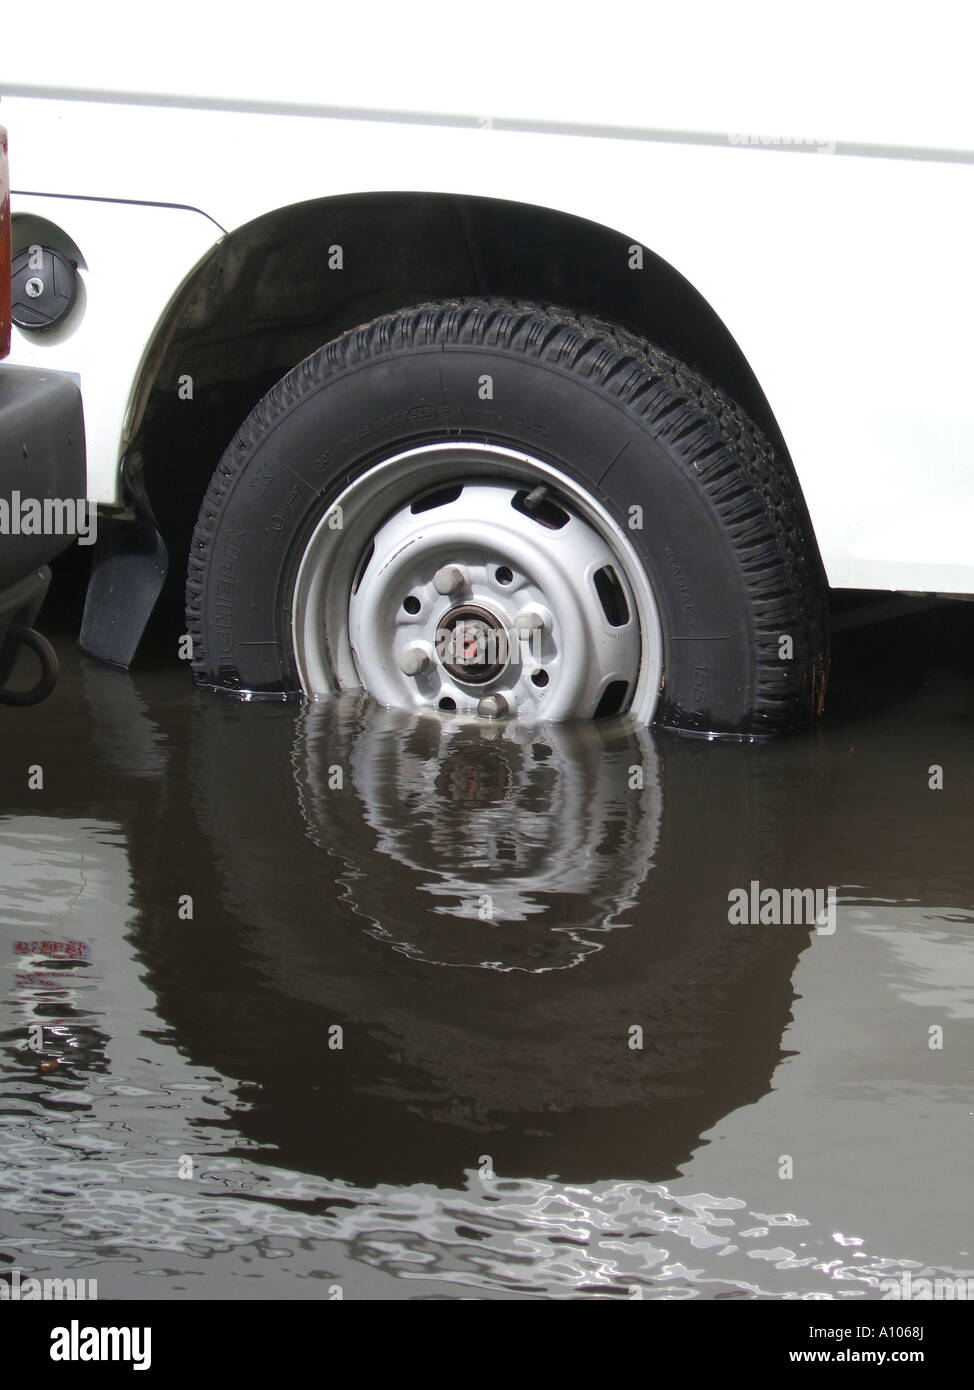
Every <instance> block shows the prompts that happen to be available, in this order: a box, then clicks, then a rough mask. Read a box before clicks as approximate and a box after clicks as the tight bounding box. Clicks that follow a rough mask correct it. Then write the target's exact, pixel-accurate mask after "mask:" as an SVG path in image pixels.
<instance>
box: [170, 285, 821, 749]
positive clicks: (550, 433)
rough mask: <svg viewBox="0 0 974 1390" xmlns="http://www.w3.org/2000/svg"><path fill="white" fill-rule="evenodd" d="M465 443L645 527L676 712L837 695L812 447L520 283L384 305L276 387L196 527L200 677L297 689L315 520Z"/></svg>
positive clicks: (742, 713)
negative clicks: (414, 453)
mask: <svg viewBox="0 0 974 1390" xmlns="http://www.w3.org/2000/svg"><path fill="white" fill-rule="evenodd" d="M483 375H489V376H490V377H491V378H492V382H493V398H492V399H491V400H487V401H483V400H481V399H480V398H479V393H478V383H479V381H480V378H481V377H482V376H483ZM445 439H467V440H477V441H488V442H492V443H497V444H502V445H506V446H508V447H513V448H517V449H523V450H524V451H525V452H526V453H529V454H532V455H533V456H534V457H536V458H541V459H544V460H546V461H548V462H549V463H551V464H553V465H554V466H555V467H557V468H560V469H562V470H563V471H564V472H565V473H567V474H569V475H571V476H572V477H573V478H574V479H575V480H576V481H577V482H578V483H579V484H581V485H582V486H583V487H585V488H587V489H588V491H589V492H590V493H591V494H592V495H593V496H595V497H596V498H597V499H598V500H599V501H600V502H601V503H602V505H603V506H604V507H606V508H607V510H608V511H609V512H610V513H611V514H612V515H613V516H614V517H615V519H616V520H617V522H618V523H619V525H620V526H622V527H624V528H625V529H626V530H627V534H628V535H629V537H630V539H631V541H632V544H633V546H634V547H635V549H636V551H637V552H638V554H639V556H640V559H641V561H642V563H643V565H644V566H645V569H646V572H647V575H648V577H649V580H650V583H651V584H652V587H653V592H654V594H655V597H656V602H657V606H658V609H659V615H660V622H661V625H662V629H663V642H664V654H663V655H664V677H663V681H662V684H661V690H660V700H659V705H658V708H657V715H656V720H657V723H659V724H660V725H662V726H665V727H668V728H672V729H677V730H680V731H682V732H685V733H696V734H701V735H703V734H710V733H715V734H720V735H724V736H738V737H755V736H757V737H760V736H761V735H767V734H772V733H777V732H780V731H783V730H788V729H794V728H797V727H801V726H803V725H806V724H808V723H809V722H810V721H811V720H813V719H814V718H816V717H817V715H818V714H819V713H820V712H821V709H822V704H823V700H824V694H825V684H826V675H827V669H828V626H827V607H826V594H827V589H826V583H825V577H824V573H823V569H822V564H821V560H820V558H819V555H818V550H817V547H816V545H815V542H814V538H813V535H812V529H811V524H810V522H809V518H808V514H807V511H806V508H805V505H804V501H803V499H802V496H801V493H800V490H799V488H798V485H797V481H796V479H795V476H794V473H793V471H792V468H791V465H790V463H789V462H788V461H787V460H785V459H782V458H779V457H777V456H776V454H775V453H774V451H773V449H772V448H771V446H770V444H769V442H768V440H767V439H766V438H765V436H764V435H763V433H762V432H761V431H760V430H759V429H758V428H757V427H756V426H755V425H754V423H753V422H752V421H751V420H750V419H749V418H748V417H747V416H746V415H745V414H744V413H743V411H742V410H741V409H740V408H739V407H738V406H737V405H736V404H735V403H734V402H733V401H732V400H730V399H729V398H728V397H727V396H726V395H725V394H724V393H723V392H722V391H720V390H719V389H718V388H717V387H716V386H714V385H713V384H712V383H710V382H708V381H706V380H705V379H704V378H702V377H701V376H699V375H698V374H697V373H696V372H695V371H694V370H692V369H691V368H690V367H688V366H686V365H685V364H683V363H681V362H679V361H676V360H675V359H674V358H672V357H670V356H669V355H668V354H666V353H665V352H663V351H662V350H661V349H659V348H658V347H655V346H653V345H652V344H650V343H647V342H644V341H641V340H638V339H636V338H634V337H632V336H631V335H630V334H629V333H628V332H626V331H624V330H623V329H621V328H619V327H617V326H615V325H612V324H607V323H604V322H601V321H599V320H596V319H593V318H591V317H582V316H578V315H575V314H573V313H572V312H571V311H569V310H564V309H560V308H554V307H551V306H546V305H539V304H531V303H520V302H508V301H500V300H471V299H464V300H457V301H441V302H437V303H435V304H424V305H420V306H418V307H415V308H410V309H406V310H403V311H401V312H398V313H395V314H389V315H385V316H383V317H381V318H378V319H375V320H374V321H373V322H371V323H369V324H366V325H364V326H362V327H360V328H356V329H353V330H352V331H350V332H348V333H345V334H344V335H343V336H342V337H340V338H338V339H336V340H335V341H334V342H331V343H328V344H326V345H325V346H324V347H322V348H320V349H319V350H318V351H317V352H315V353H312V355H311V356H310V357H308V358H306V359H305V360H304V361H303V362H301V363H300V364H299V365H298V366H297V367H295V368H294V369H293V370H292V371H291V372H289V373H288V374H287V376H285V377H284V378H283V379H282V380H281V381H280V382H278V384H277V385H276V386H274V387H273V388H272V389H271V390H270V391H269V392H268V393H267V395H266V396H264V398H263V399H262V400H261V401H260V402H259V403H258V405H257V406H256V407H255V409H254V410H253V411H252V412H251V414H250V416H249V417H248V418H247V420H246V421H245V422H244V424H243V425H242V426H241V427H240V429H239V430H238V432H237V434H236V436H235V437H234V439H233V440H232V442H231V444H230V446H229V447H228V449H227V450H226V452H225V454H224V456H223V458H222V459H221V461H220V463H219V465H218V467H217V469H216V471H215V473H214V475H213V479H212V481H211V483H210V486H209V490H208V492H207V494H206V497H205V498H204V501H203V505H202V507H201V509H200V514H199V519H198V521H197V525H196V530H195V532H194V536H193V543H192V547H191V552H190V560H189V571H188V576H187V586H186V615H187V624H188V630H189V632H190V634H191V636H192V638H193V650H194V656H193V667H194V671H195V672H196V675H197V678H198V680H199V681H200V682H201V683H203V684H206V685H209V686H214V687H218V688H221V689H224V690H228V691H237V692H240V693H243V692H251V693H254V694H266V695H274V694H276V695H281V694H288V693H296V692H297V691H298V681H297V676H296V673H295V665H294V656H293V650H292V644H291V635H290V618H289V606H290V599H291V592H292V589H293V584H294V578H295V574H296V572H297V567H298V564H299V561H300V558H301V555H302V553H303V548H304V545H305V544H306V542H307V539H308V537H309V535H310V534H311V531H312V530H313V528H314V525H315V523H316V522H317V520H318V519H320V517H321V516H322V514H323V513H324V512H325V511H326V510H327V508H328V507H329V505H330V504H331V502H332V501H333V500H334V499H335V497H336V496H337V495H338V494H339V493H340V492H341V490H342V488H343V487H344V486H346V485H347V483H348V481H349V479H350V478H353V477H355V476H356V475H357V474H359V473H361V472H363V471H364V470H365V469H366V468H368V467H369V466H371V464H373V463H374V462H376V461H377V460H379V459H381V458H383V457H388V456H389V455H390V454H392V453H395V452H399V451H401V450H403V449H406V448H409V447H415V446H417V445H419V444H422V443H428V442H431V441H434V440H437V441H442V440H445ZM634 508H637V509H641V518H642V527H641V529H639V528H638V527H634V525H633V523H634V522H635V521H636V520H637V519H638V518H639V515H640V513H639V512H638V511H634V510H633V509H634ZM783 639H790V641H787V640H783Z"/></svg>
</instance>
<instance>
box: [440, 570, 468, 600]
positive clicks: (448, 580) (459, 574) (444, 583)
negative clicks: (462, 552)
mask: <svg viewBox="0 0 974 1390" xmlns="http://www.w3.org/2000/svg"><path fill="white" fill-rule="evenodd" d="M466 587H467V576H466V575H465V574H464V572H463V570H462V569H461V568H460V566H459V565H444V566H443V568H442V569H440V570H437V571H436V573H435V574H434V575H433V588H434V589H435V590H436V592H437V593H438V594H458V593H459V592H460V591H461V589H465V588H466Z"/></svg>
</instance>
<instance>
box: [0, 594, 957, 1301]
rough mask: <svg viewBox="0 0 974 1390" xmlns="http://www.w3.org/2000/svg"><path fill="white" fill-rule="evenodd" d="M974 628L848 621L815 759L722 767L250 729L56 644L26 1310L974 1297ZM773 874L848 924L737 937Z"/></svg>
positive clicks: (41, 711) (11, 1242)
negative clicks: (900, 1289) (965, 1279)
mask: <svg viewBox="0 0 974 1390" xmlns="http://www.w3.org/2000/svg"><path fill="white" fill-rule="evenodd" d="M972 637H974V608H972V607H971V606H969V605H963V606H960V605H959V606H957V607H955V608H951V609H948V610H946V612H940V613H932V614H931V613H926V614H919V615H916V616H913V617H909V618H906V619H902V620H898V621H894V622H885V623H881V624H878V625H875V626H873V627H871V628H867V629H862V630H853V631H851V632H848V633H846V634H844V635H843V636H842V637H841V638H838V639H837V640H836V650H835V655H834V663H833V672H834V679H833V689H832V702H831V706H830V712H829V715H828V717H827V719H826V721H825V723H824V724H823V726H822V727H821V728H820V729H818V730H816V731H815V732H813V733H810V734H808V735H805V736H800V737H796V738H791V739H786V740H781V741H778V742H776V743H773V744H768V745H761V746H738V745H734V746H724V745H719V744H712V743H704V742H686V741H683V740H680V739H677V738H673V737H671V736H665V735H662V736H658V735H651V734H649V733H647V732H645V731H642V730H638V729H633V728H631V727H628V726H626V725H625V724H622V725H619V724H617V723H612V724H610V725H603V726H598V727H591V726H582V727H569V726H559V727H549V728H538V729H535V730H523V729H519V728H516V727H515V728H504V727H497V728H492V729H489V730H486V731H484V730H475V729H471V728H469V727H463V726H461V725H457V724H451V723H448V722H443V721H441V720H440V719H439V718H432V719H429V720H426V719H423V720H413V719H409V718H405V717H401V716H396V715H392V714H389V713H387V712H383V711H381V710H378V709H375V708H373V707H370V706H369V705H368V704H367V703H366V702H363V701H359V700H354V699H353V700H347V699H344V700H341V701H336V702H332V703H327V704H322V705H319V706H317V707H314V708H304V709H302V708H299V707H296V706H293V705H286V704H278V703H271V704H268V703H251V704H240V703H237V702H234V701H232V700H229V699H224V698H219V697H215V696H212V695H207V694H204V693H201V692H197V691H195V690H194V689H193V687H192V685H191V682H190V678H189V675H188V673H187V671H186V669H185V667H184V666H180V665H179V664H178V663H176V662H173V663H170V664H165V663H162V662H160V661H158V660H153V661H149V662H147V663H145V664H143V666H142V667H141V668H140V669H137V670H136V671H135V673H133V674H132V675H129V674H126V673H122V672H117V671H112V670H107V669H104V668H101V667H99V666H97V665H95V664H94V663H91V662H88V661H86V660H84V659H82V658H80V657H79V656H78V655H77V653H76V652H75V650H74V648H73V644H72V642H71V641H70V638H69V637H68V636H63V637H62V638H61V639H60V640H59V651H60V654H61V659H62V665H63V674H62V680H61V683H60V685H59V686H58V688H57V690H56V691H55V693H54V695H53V696H52V697H51V698H50V699H49V700H48V701H47V702H46V703H45V704H44V705H42V706H39V707H37V708H35V709H33V710H14V709H4V710H0V885H2V898H0V1165H2V1167H0V1278H2V1277H4V1271H7V1275H6V1277H7V1278H8V1279H9V1278H11V1277H12V1275H11V1273H10V1271H13V1270H19V1271H21V1277H24V1278H26V1277H27V1276H28V1275H35V1276H37V1277H74V1278H86V1279H91V1278H95V1279H97V1281H98V1293H99V1296H100V1297H102V1298H112V1297H114V1298H130V1299H140V1298H172V1299H178V1298H187V1297H189V1298H194V1299H201V1298H234V1299H241V1298H245V1299H246V1298H261V1299H267V1298H287V1299H294V1298H318V1299H320V1298H335V1297H344V1298H363V1297H366V1298H378V1299H408V1298H431V1297H433V1298H451V1299H452V1298H470V1297H473V1298H531V1297H543V1298H566V1297H615V1298H634V1297H643V1298H665V1299H684V1298H702V1299H714V1298H718V1299H726V1298H742V1299H754V1298H771V1299H782V1298H846V1299H852V1300H860V1299H876V1298H879V1297H881V1296H882V1293H883V1291H884V1288H885V1287H886V1286H885V1285H884V1284H883V1282H882V1281H883V1280H889V1279H896V1280H898V1279H899V1278H900V1276H901V1275H903V1274H904V1273H905V1272H907V1271H909V1272H910V1273H911V1274H912V1276H913V1277H914V1278H916V1277H920V1276H924V1275H926V1276H928V1277H929V1276H931V1275H933V1276H939V1275H944V1276H946V1275H950V1276H955V1275H964V1276H968V1275H974V1253H972V1245H971V1239H972V1238H971V1234H970V1225H969V1214H970V1211H971V1208H972V1178H971V1172H972V1165H971V1133H972V1125H974V1118H972V1112H974V1098H972V1091H971V1058H972V1047H971V1031H972V1017H974V949H972V926H974V856H972V853H971V845H972V825H974V810H972V806H974V798H972V789H974V718H972V715H974V660H972V655H971V652H972V645H974V644H972V640H971V639H972ZM936 767H939V768H941V769H942V779H943V786H942V788H941V787H937V786H933V787H931V785H930V784H931V781H932V782H933V783H935V784H936V782H937V781H938V777H937V774H936V772H935V771H934V772H931V768H936ZM38 771H39V772H40V776H41V778H42V781H43V785H42V786H39V785H36V784H37V783H38V780H39V778H38ZM32 784H33V785H32ZM752 882H753V883H755V884H756V885H757V889H756V891H757V892H760V891H761V890H762V889H767V888H771V889H773V890H775V892H774V893H772V894H770V895H769V898H768V900H769V901H771V903H772V905H771V907H769V909H768V914H769V915H772V916H773V915H774V911H775V908H774V901H775V900H780V901H783V900H784V899H783V894H784V892H785V890H787V889H806V888H807V889H812V890H814V891H816V892H818V893H820V895H821V897H820V899H819V905H820V904H821V903H824V904H825V905H826V906H825V911H824V913H823V914H822V915H821V916H820V917H819V918H818V919H817V920H813V921H811V922H804V923H799V924H797V925H796V924H793V923H782V922H778V923H775V922H774V921H765V923H764V924H762V923H761V921H744V922H742V921H741V920H739V919H740V916H741V915H742V914H741V913H740V912H736V913H735V912H732V910H731V907H730V905H729V904H731V903H732V902H733V901H734V895H735V890H738V889H740V890H744V891H743V894H741V895H739V896H741V897H746V898H747V901H748V904H750V898H751V892H752V890H751V884H752ZM830 889H834V907H829V906H828V904H829V902H830V894H829V890H830ZM776 894H777V895H780V896H779V898H778V899H776ZM795 901H796V902H797V901H798V900H797V899H796V900H795ZM747 915H749V912H748V914H747ZM732 917H733V918H734V920H731V918H732Z"/></svg>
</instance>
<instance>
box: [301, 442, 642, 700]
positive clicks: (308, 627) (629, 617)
mask: <svg viewBox="0 0 974 1390" xmlns="http://www.w3.org/2000/svg"><path fill="white" fill-rule="evenodd" d="M539 489H544V493H543V495H541V496H540V503H539V492H538V490H539ZM451 490H452V491H451ZM431 494H434V495H433V496H431ZM526 499H527V500H526ZM532 501H533V502H535V503H536V505H535V506H534V508H533V509H532ZM291 627H292V640H293V644H294V655H295V662H296V665H297V670H298V676H299V679H300V682H301V688H302V690H303V692H304V693H305V695H306V696H308V697H310V698H312V699H318V698H321V697H323V696H326V695H329V694H334V693H336V692H337V691H341V690H351V689H358V688H363V689H365V690H366V691H367V692H368V693H369V694H370V695H371V696H372V697H373V698H374V699H375V700H376V701H377V702H378V703H379V704H381V705H385V706H387V707H389V708H399V709H407V710H413V711H417V710H431V711H437V710H438V711H440V712H443V713H449V714H451V715H461V716H479V717H482V718H496V717H515V718H518V719H524V720H528V721H531V720H542V719H543V720H562V719H568V718H576V717H582V718H591V717H593V716H595V715H596V714H597V713H600V712H602V713H604V712H609V713H616V712H622V710H623V709H625V710H627V711H628V712H629V713H630V714H632V715H633V716H634V717H636V718H638V719H640V720H641V721H644V722H649V720H651V719H652V716H653V713H654V710H655V706H656V699H657V694H658V690H659V684H660V678H661V675H662V636H661V630H660V624H659V615H658V612H657V608H656V603H655V600H654V598H653V594H652V590H651V588H650V585H649V581H648V579H647V577H646V574H645V571H644V569H643V566H642V565H641V563H640V561H639V559H638V557H637V555H636V553H635V550H634V548H633V546H632V544H631V541H630V540H629V538H628V536H627V535H626V533H625V532H624V530H623V529H622V528H621V527H620V526H619V525H618V524H617V523H616V522H615V520H614V519H613V518H612V517H610V516H609V514H608V513H607V512H606V510H605V509H604V508H603V507H602V506H601V504H600V503H599V502H598V501H597V500H596V499H595V498H593V497H592V496H591V495H590V494H589V493H587V492H586V491H585V490H584V489H583V488H581V487H580V486H579V485H578V484H577V483H576V482H574V480H573V479H571V478H570V477H569V476H567V475H566V474H564V473H562V472H561V471H560V470H558V469H556V468H554V467H552V466H551V465H550V464H547V463H545V462H543V461H542V460H540V459H535V458H533V457H531V456H530V455H527V454H523V453H519V452H516V451H514V450H510V449H505V448H502V447H499V446H497V445H491V444H476V443H464V444H456V443H442V444H432V445H425V446H422V447H418V448H415V449H410V450H407V451H405V452H403V453H400V454H397V455H395V456H393V457H390V458H388V459H385V460H383V461H382V462H380V463H377V464H375V465H374V466H373V467H371V468H370V469H368V470H367V471H366V472H365V473H364V474H363V475H362V476H361V477H359V478H357V479H356V480H355V481H354V482H352V483H350V484H349V485H348V486H347V487H346V489H345V490H344V492H343V493H342V494H341V495H340V496H339V497H338V498H337V499H336V501H335V502H334V503H333V504H332V506H331V507H330V508H329V509H328V511H327V512H326V513H325V514H324V515H323V516H322V517H321V519H320V520H319V522H318V524H317V526H316V528H315V530H314V532H313V533H312V535H311V537H310V539H309V540H308V542H307V544H306V546H305V550H304V553H303V555H302V558H301V561H300V564H299V567H298V572H297V575H296V579H295V585H294V591H293V598H292V605H291ZM623 686H624V693H621V694H620V692H621V691H622V687H623Z"/></svg>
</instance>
